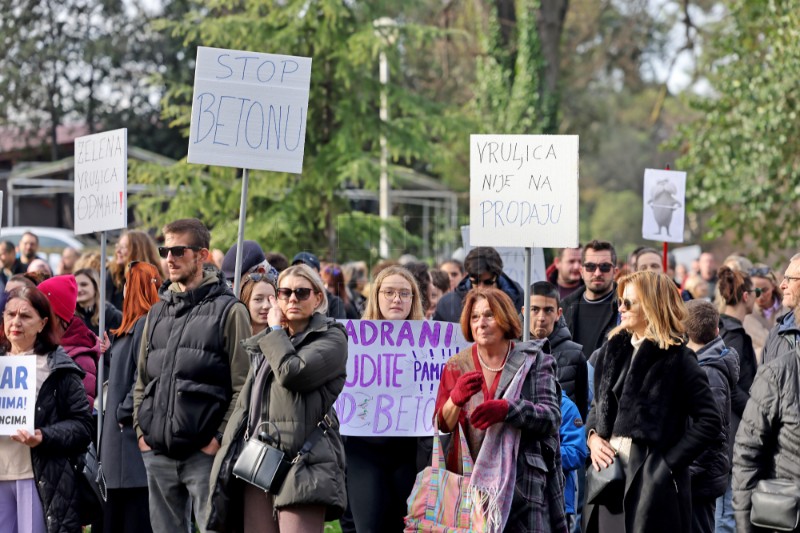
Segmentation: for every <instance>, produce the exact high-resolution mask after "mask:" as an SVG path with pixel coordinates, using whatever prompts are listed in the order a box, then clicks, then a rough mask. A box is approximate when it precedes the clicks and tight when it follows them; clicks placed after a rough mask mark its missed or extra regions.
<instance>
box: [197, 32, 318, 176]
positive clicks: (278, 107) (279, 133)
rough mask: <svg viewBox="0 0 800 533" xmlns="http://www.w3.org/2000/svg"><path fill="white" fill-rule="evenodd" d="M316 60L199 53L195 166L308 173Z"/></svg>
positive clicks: (215, 50) (216, 51)
mask: <svg viewBox="0 0 800 533" xmlns="http://www.w3.org/2000/svg"><path fill="white" fill-rule="evenodd" d="M310 83H311V58H308V57H296V56H284V55H275V54H260V53H255V52H242V51H237V50H223V49H220V48H208V47H205V46H200V47H198V48H197V67H196V70H195V77H194V97H193V101H192V124H191V130H190V135H189V157H188V159H187V160H188V161H189V163H200V164H206V165H220V166H225V167H238V168H251V169H261V170H274V171H278V172H292V173H295V174H299V173H301V172H302V170H303V149H304V146H305V136H306V118H307V115H308V91H309V85H310Z"/></svg>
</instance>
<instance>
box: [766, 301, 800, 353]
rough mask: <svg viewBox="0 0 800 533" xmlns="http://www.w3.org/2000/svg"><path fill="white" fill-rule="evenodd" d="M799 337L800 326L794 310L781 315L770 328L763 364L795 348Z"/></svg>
mask: <svg viewBox="0 0 800 533" xmlns="http://www.w3.org/2000/svg"><path fill="white" fill-rule="evenodd" d="M798 339H800V327H798V326H797V322H796V321H795V318H794V311H789V312H788V313H786V314H785V315H783V316H782V317H779V318H778V323H777V324H775V326H774V327H773V328H772V329H771V330H769V335H767V341H766V342H765V343H764V353H763V355H762V357H761V364H767V363H769V362H770V361H774V360H775V359H778V358H779V357H780V356H782V355H784V354H787V353H789V352H791V351H792V350H794V348H795V346H797V340H798Z"/></svg>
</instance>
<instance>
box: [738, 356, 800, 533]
mask: <svg viewBox="0 0 800 533" xmlns="http://www.w3.org/2000/svg"><path fill="white" fill-rule="evenodd" d="M774 478H782V479H792V480H795V481H800V354H798V352H797V351H795V352H793V353H790V354H787V355H786V356H785V357H781V358H780V359H778V360H776V361H772V362H771V363H768V364H766V365H761V367H760V368H759V369H758V373H757V374H756V379H755V381H753V387H752V388H751V389H750V400H749V401H748V402H747V407H746V408H745V410H744V415H743V416H742V423H741V425H740V426H739V432H738V433H737V434H736V444H735V445H734V447H733V509H734V512H735V515H736V530H737V531H738V532H739V533H747V532H750V531H758V529H757V528H754V527H753V526H752V525H751V524H750V506H751V504H750V496H751V493H752V490H753V489H754V488H755V486H756V484H757V483H758V482H759V481H760V480H762V479H774Z"/></svg>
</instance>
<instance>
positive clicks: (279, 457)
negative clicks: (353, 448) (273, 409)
mask: <svg viewBox="0 0 800 533" xmlns="http://www.w3.org/2000/svg"><path fill="white" fill-rule="evenodd" d="M270 425H271V426H273V427H274V426H275V424H273V423H272V422H269V421H267V422H262V423H261V424H259V425H258V427H256V431H258V430H259V429H261V427H262V426H267V427H269V426H270ZM330 428H331V423H330V419H329V418H328V415H325V416H324V417H323V419H322V420H320V422H319V423H318V424H317V427H315V428H314V431H312V432H311V434H310V435H309V436H308V439H307V440H306V441H305V442H304V443H303V446H302V448H300V451H299V452H297V455H296V456H295V457H294V458H293V459H292V460H291V461H289V460H288V459H287V458H286V454H285V453H284V452H283V451H281V450H280V445H281V440H280V439H281V438H280V432H279V431H278V432H276V433H277V439H275V438H273V437H272V436H271V435H270V434H269V433H268V432H266V431H262V432H260V433H258V435H255V436H252V437H250V438H248V439H247V442H246V443H245V445H244V448H243V449H242V452H241V453H240V454H239V458H238V459H237V460H236V463H235V464H234V465H233V475H234V476H236V477H237V478H239V479H242V480H244V481H246V482H248V483H250V484H251V485H254V486H256V487H258V488H260V489H261V490H263V491H264V492H268V493H270V494H278V492H279V491H280V489H281V487H282V486H283V482H284V480H285V479H286V476H287V474H288V473H289V470H290V469H291V468H292V465H294V464H296V463H298V462H300V460H301V459H302V458H303V456H304V455H306V454H307V453H308V452H310V451H311V449H312V448H313V447H314V445H315V444H316V443H317V442H318V441H319V440H320V439H321V438H322V437H323V436H324V435H325V433H327V432H328V430H329V429H330ZM276 430H277V428H276Z"/></svg>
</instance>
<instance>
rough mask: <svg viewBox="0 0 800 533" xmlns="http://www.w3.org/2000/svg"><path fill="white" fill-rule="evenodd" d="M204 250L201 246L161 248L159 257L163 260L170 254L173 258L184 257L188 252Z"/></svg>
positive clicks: (159, 248)
mask: <svg viewBox="0 0 800 533" xmlns="http://www.w3.org/2000/svg"><path fill="white" fill-rule="evenodd" d="M202 249H203V248H202V247H200V246H159V247H158V255H160V256H161V258H162V259H166V258H167V257H168V256H169V254H172V257H183V254H185V253H186V250H191V251H193V252H199V251H200V250H202Z"/></svg>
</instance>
